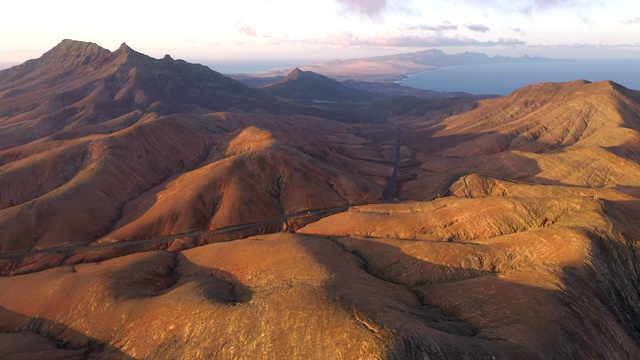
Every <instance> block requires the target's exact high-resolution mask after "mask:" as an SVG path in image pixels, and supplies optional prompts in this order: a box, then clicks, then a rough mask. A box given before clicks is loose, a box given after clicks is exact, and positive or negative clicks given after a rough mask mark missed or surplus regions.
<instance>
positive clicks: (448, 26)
mask: <svg viewBox="0 0 640 360" xmlns="http://www.w3.org/2000/svg"><path fill="white" fill-rule="evenodd" d="M408 30H417V31H436V32H443V31H452V30H458V25H454V24H453V23H452V22H451V21H444V22H443V23H442V24H440V25H416V26H411V27H409V28H408Z"/></svg>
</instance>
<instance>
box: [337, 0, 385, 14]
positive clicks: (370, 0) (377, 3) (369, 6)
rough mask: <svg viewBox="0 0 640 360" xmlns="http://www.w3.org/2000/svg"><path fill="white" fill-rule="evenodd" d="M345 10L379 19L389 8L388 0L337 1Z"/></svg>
mask: <svg viewBox="0 0 640 360" xmlns="http://www.w3.org/2000/svg"><path fill="white" fill-rule="evenodd" d="M336 2H337V3H338V4H339V5H340V6H342V7H343V8H344V9H346V10H348V11H350V12H354V13H356V14H361V15H365V16H367V17H370V18H375V17H379V16H380V15H381V14H382V12H383V11H384V10H385V9H386V8H387V7H388V5H389V4H388V1H387V0H336Z"/></svg>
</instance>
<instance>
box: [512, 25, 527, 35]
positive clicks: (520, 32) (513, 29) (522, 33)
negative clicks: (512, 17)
mask: <svg viewBox="0 0 640 360" xmlns="http://www.w3.org/2000/svg"><path fill="white" fill-rule="evenodd" d="M509 30H511V31H513V32H514V33H516V34H518V35H520V36H524V35H525V31H524V30H522V29H521V28H514V27H510V28H509Z"/></svg>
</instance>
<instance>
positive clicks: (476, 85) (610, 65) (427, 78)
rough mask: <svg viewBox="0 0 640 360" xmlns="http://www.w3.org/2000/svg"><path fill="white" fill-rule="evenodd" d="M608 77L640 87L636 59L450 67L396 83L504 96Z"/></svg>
mask: <svg viewBox="0 0 640 360" xmlns="http://www.w3.org/2000/svg"><path fill="white" fill-rule="evenodd" d="M570 80H588V81H591V82H595V81H600V80H611V81H614V82H617V83H619V84H621V85H622V86H625V87H627V88H630V89H636V90H640V59H638V60H558V61H545V62H524V63H501V64H479V65H463V66H450V67H443V68H439V69H434V70H429V71H425V72H422V73H418V74H414V75H409V76H408V77H407V78H405V79H403V80H401V81H400V82H399V83H400V84H402V85H406V86H411V87H415V88H420V89H427V90H435V91H464V92H468V93H472V94H476V95H479V94H497V95H506V94H509V93H511V92H513V91H514V90H517V89H519V88H521V87H523V86H525V85H529V84H534V83H540V82H564V81H570Z"/></svg>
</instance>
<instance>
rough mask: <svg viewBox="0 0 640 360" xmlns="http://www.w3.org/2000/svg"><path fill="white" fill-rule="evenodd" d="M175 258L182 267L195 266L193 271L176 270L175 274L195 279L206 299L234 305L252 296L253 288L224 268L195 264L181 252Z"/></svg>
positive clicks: (247, 300)
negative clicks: (182, 271)
mask: <svg viewBox="0 0 640 360" xmlns="http://www.w3.org/2000/svg"><path fill="white" fill-rule="evenodd" d="M177 259H178V261H179V262H180V264H182V266H183V268H185V267H186V268H193V267H195V268H196V270H195V271H194V272H193V273H181V272H180V271H179V270H178V271H177V275H178V276H180V277H182V278H194V279H197V281H198V283H199V285H200V286H201V289H202V295H203V296H204V297H205V298H206V299H209V300H210V301H215V302H219V303H225V304H229V305H235V304H240V303H248V302H250V301H251V299H252V298H253V294H254V292H253V290H251V288H249V287H248V286H246V285H244V284H243V283H242V282H241V281H240V280H238V278H237V277H236V276H235V275H233V274H231V273H229V272H226V271H224V270H220V269H212V268H209V267H201V266H198V265H195V264H194V263H192V262H191V261H189V259H188V258H187V257H186V256H184V255H182V254H178V255H177Z"/></svg>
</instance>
